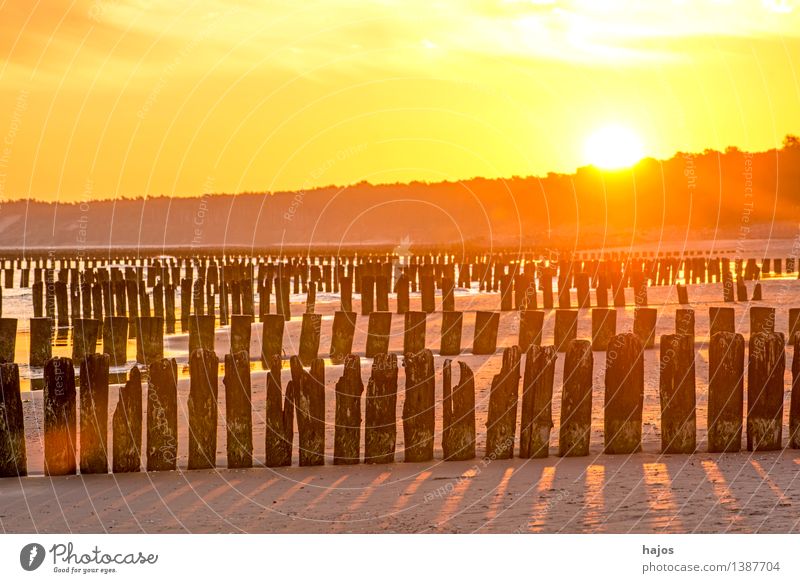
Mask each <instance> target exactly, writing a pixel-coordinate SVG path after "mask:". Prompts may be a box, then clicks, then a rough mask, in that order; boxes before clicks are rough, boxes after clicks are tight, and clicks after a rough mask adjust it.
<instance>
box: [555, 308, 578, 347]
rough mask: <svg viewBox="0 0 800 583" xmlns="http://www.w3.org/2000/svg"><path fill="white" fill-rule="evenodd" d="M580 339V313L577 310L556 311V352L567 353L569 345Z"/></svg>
mask: <svg viewBox="0 0 800 583" xmlns="http://www.w3.org/2000/svg"><path fill="white" fill-rule="evenodd" d="M577 337H578V312H577V311H576V310H561V309H559V310H556V321H555V327H554V330H553V338H554V342H553V345H554V346H555V347H556V352H566V350H567V347H568V346H569V343H570V342H572V341H573V340H575V339H576V338H577Z"/></svg>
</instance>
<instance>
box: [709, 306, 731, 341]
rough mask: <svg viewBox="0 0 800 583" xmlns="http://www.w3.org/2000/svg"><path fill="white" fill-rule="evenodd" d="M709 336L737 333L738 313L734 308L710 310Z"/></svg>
mask: <svg viewBox="0 0 800 583" xmlns="http://www.w3.org/2000/svg"><path fill="white" fill-rule="evenodd" d="M708 322H709V335H708V337H709V338H711V337H712V336H714V334H716V333H717V332H736V323H735V322H736V312H735V311H734V309H733V308H708Z"/></svg>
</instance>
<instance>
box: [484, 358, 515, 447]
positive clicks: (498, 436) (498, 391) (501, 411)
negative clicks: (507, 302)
mask: <svg viewBox="0 0 800 583" xmlns="http://www.w3.org/2000/svg"><path fill="white" fill-rule="evenodd" d="M519 367H520V351H519V347H518V346H511V347H509V348H506V349H505V350H503V364H502V367H501V369H500V372H499V373H498V374H496V375H495V376H494V378H493V379H492V387H491V390H490V393H489V412H488V417H487V420H486V456H485V457H486V458H487V459H490V460H494V459H509V458H511V457H513V455H514V437H515V434H516V424H517V402H518V400H519V378H520V372H519Z"/></svg>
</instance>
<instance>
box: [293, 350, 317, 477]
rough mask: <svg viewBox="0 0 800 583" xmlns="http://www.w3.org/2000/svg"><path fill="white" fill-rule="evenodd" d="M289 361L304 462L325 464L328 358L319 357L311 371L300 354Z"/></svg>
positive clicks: (306, 463)
mask: <svg viewBox="0 0 800 583" xmlns="http://www.w3.org/2000/svg"><path fill="white" fill-rule="evenodd" d="M289 363H290V366H291V369H292V380H291V383H290V384H291V388H290V389H287V390H291V392H292V395H293V399H294V407H295V412H296V414H297V434H298V437H299V440H300V465H301V466H321V465H323V464H324V463H325V362H324V361H323V360H322V359H321V358H317V359H315V360H314V361H313V362H312V363H311V373H310V374H309V373H308V372H306V371H305V369H304V368H303V365H302V363H301V362H300V359H299V358H298V357H297V356H293V357H292V358H291V359H290V361H289Z"/></svg>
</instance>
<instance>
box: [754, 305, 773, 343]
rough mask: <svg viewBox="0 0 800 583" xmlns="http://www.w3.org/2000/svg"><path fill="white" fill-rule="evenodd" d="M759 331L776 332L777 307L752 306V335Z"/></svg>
mask: <svg viewBox="0 0 800 583" xmlns="http://www.w3.org/2000/svg"><path fill="white" fill-rule="evenodd" d="M759 332H775V308H767V307H763V306H752V307H751V308H750V337H751V338H752V337H753V335H754V334H758V333H759Z"/></svg>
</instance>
